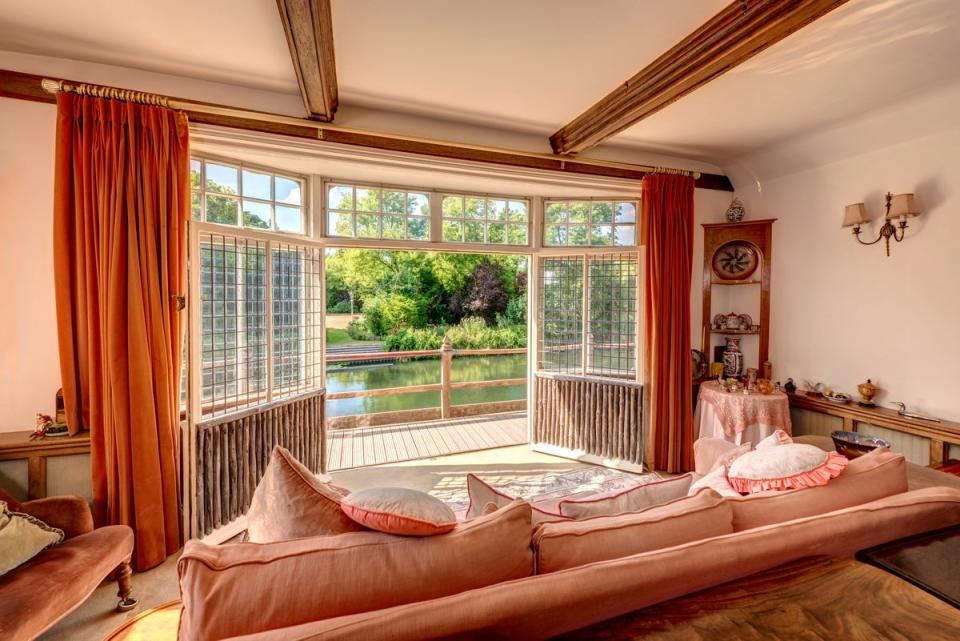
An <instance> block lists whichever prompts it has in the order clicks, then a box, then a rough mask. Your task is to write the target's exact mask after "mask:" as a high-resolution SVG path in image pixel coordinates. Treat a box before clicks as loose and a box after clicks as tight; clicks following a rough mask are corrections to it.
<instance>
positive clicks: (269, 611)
mask: <svg viewBox="0 0 960 641" xmlns="http://www.w3.org/2000/svg"><path fill="white" fill-rule="evenodd" d="M531 529H532V528H531V525H530V506H529V505H528V504H527V503H524V502H522V501H516V502H514V503H513V504H511V505H508V506H505V507H503V508H501V509H499V510H496V511H495V512H493V513H492V514H489V515H487V516H479V517H477V518H475V519H473V520H471V521H467V522H465V523H460V524H458V525H457V527H456V528H455V529H454V530H453V531H452V532H450V533H449V534H443V535H440V536H431V537H428V538H411V537H400V536H394V535H391V534H383V533H381V532H370V531H367V532H351V533H347V534H340V535H337V536H318V537H313V538H305V539H297V540H293V541H283V542H279V543H270V544H266V545H253V544H250V543H234V544H227V545H205V544H204V543H202V542H200V541H188V542H187V544H186V546H184V550H183V555H182V556H181V557H180V561H179V562H178V563H177V572H178V574H179V576H180V592H181V598H182V599H183V617H182V619H181V623H180V637H179V638H181V639H197V640H202V639H224V638H229V637H233V636H237V635H241V634H256V633H259V632H261V631H264V630H268V629H272V628H280V627H284V626H290V625H296V624H299V623H304V622H307V621H313V620H316V619H325V618H329V617H335V616H341V615H345V614H352V613H355V612H365V611H367V610H376V609H379V608H386V607H390V606H394V605H399V604H402V603H411V602H414V601H423V600H426V599H434V598H437V597H440V596H444V595H448V594H456V593H458V592H463V591H465V590H471V589H473V588H479V587H482V586H486V585H492V584H494V583H500V582H502V581H509V580H511V579H518V578H521V577H525V576H529V575H530V574H531V573H532V572H533V553H532V551H531V549H530V536H531Z"/></svg>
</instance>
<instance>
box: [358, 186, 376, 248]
mask: <svg viewBox="0 0 960 641" xmlns="http://www.w3.org/2000/svg"><path fill="white" fill-rule="evenodd" d="M357 191H360V190H359V189H358V190H357ZM377 235H378V234H377V217H376V216H373V215H371V214H357V238H376V237H377Z"/></svg>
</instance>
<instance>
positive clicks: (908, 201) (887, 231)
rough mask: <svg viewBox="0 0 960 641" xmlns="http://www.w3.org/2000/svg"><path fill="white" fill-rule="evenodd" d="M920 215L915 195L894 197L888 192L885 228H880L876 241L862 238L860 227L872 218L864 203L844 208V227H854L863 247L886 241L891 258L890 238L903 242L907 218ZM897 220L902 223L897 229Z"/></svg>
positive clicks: (854, 231)
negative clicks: (895, 221) (894, 221)
mask: <svg viewBox="0 0 960 641" xmlns="http://www.w3.org/2000/svg"><path fill="white" fill-rule="evenodd" d="M919 215H920V209H919V208H918V207H917V203H916V201H915V200H914V198H913V194H897V195H896V196H894V195H893V194H891V193H889V192H887V213H886V215H885V216H884V221H883V227H881V228H880V235H879V236H877V238H876V239H875V240H871V241H869V242H867V241H865V240H862V239H861V238H860V225H862V224H864V223H869V222H870V217H869V216H867V208H866V207H865V206H864V204H863V203H854V204H853V205H847V206H846V207H845V208H844V210H843V226H844V227H853V235H854V236H855V237H856V239H857V241H858V242H859V243H860V244H861V245H875V244H877V243H879V242H880V241H881V240H885V241H886V244H887V256H889V255H890V238H893V239H894V240H895V241H897V242H898V243H899V242H900V241H902V240H903V238H904V235H905V233H906V229H907V218H912V217H913V216H919ZM897 218H899V219H900V222H899V223H898V225H897V226H896V227H895V226H894V225H893V223H892V222H891V221H893V220H895V219H897ZM898 227H899V228H898Z"/></svg>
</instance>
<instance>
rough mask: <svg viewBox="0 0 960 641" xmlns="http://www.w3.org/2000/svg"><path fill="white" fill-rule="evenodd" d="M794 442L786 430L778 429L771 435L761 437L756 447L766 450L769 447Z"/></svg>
mask: <svg viewBox="0 0 960 641" xmlns="http://www.w3.org/2000/svg"><path fill="white" fill-rule="evenodd" d="M789 443H793V438H792V437H791V436H790V435H789V434H787V433H786V432H785V431H784V430H776V431H775V432H774V433H773V434H771V435H770V436H767V437H765V438H762V439H760V440H759V441H758V442H757V447H756V449H758V450H765V449H767V448H768V447H777V446H778V445H788V444H789Z"/></svg>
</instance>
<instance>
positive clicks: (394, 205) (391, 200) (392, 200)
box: [383, 191, 407, 214]
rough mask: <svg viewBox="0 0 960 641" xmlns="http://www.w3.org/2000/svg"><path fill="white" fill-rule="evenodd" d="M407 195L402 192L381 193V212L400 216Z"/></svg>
mask: <svg viewBox="0 0 960 641" xmlns="http://www.w3.org/2000/svg"><path fill="white" fill-rule="evenodd" d="M406 199H407V195H406V193H404V192H402V191H385V192H383V211H385V212H387V213H390V214H402V213H403V207H404V205H405V203H406Z"/></svg>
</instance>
